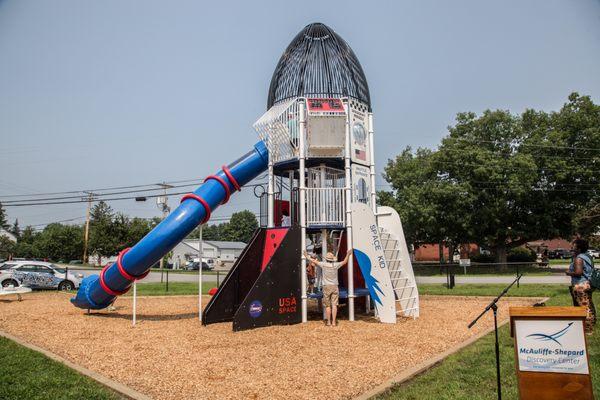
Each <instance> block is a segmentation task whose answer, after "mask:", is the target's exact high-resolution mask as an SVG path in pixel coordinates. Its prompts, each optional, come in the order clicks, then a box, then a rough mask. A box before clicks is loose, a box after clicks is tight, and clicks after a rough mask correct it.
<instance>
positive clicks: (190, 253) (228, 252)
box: [171, 239, 246, 266]
mask: <svg viewBox="0 0 600 400" xmlns="http://www.w3.org/2000/svg"><path fill="white" fill-rule="evenodd" d="M198 244H199V240H197V239H186V240H184V241H182V242H181V243H179V244H178V245H177V246H175V247H174V248H173V255H172V256H171V260H172V261H173V262H175V260H177V257H179V260H180V262H181V263H182V266H183V264H185V263H186V262H187V261H189V260H192V259H194V258H197V257H198ZM245 247H246V243H244V242H224V241H219V240H204V241H202V257H203V258H207V259H213V260H215V261H221V262H223V263H226V264H233V262H234V261H235V260H236V259H237V258H238V257H239V256H240V254H242V251H243V250H244V248H245Z"/></svg>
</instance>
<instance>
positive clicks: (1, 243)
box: [0, 235, 16, 260]
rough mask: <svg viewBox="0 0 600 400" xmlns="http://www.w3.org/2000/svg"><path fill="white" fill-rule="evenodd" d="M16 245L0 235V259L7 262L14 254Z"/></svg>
mask: <svg viewBox="0 0 600 400" xmlns="http://www.w3.org/2000/svg"><path fill="white" fill-rule="evenodd" d="M15 247H16V244H15V242H13V241H12V240H10V239H9V238H8V237H6V236H4V235H0V259H1V260H7V259H9V258H11V256H12V255H13V254H14V252H15Z"/></svg>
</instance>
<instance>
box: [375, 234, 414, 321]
mask: <svg viewBox="0 0 600 400" xmlns="http://www.w3.org/2000/svg"><path fill="white" fill-rule="evenodd" d="M379 230H380V237H381V244H382V247H383V250H384V253H385V258H386V261H387V263H388V270H389V273H390V278H391V280H392V286H393V287H394V294H395V296H396V310H397V313H401V315H403V316H405V317H413V318H417V317H418V316H419V291H418V289H417V283H416V281H415V277H414V274H413V271H412V265H411V264H410V258H408V254H406V255H405V256H404V257H403V256H402V252H403V250H404V249H403V248H402V246H401V242H400V240H399V239H398V238H397V237H396V236H395V235H394V234H393V233H391V232H388V231H386V230H385V229H383V228H380V229H379ZM404 247H406V245H405V246H404ZM406 250H407V249H406ZM403 259H404V263H405V264H408V265H403V262H402V260H403Z"/></svg>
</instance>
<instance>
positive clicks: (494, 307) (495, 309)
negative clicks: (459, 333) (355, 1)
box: [469, 274, 523, 400]
mask: <svg viewBox="0 0 600 400" xmlns="http://www.w3.org/2000/svg"><path fill="white" fill-rule="evenodd" d="M522 276H523V274H521V275H519V276H517V278H516V279H515V280H514V281H513V282H512V283H511V284H510V285H508V286H507V287H505V288H504V290H503V291H502V293H500V294H499V295H498V297H496V298H495V299H494V300H492V302H491V303H490V304H488V305H487V307H486V308H485V309H484V310H483V311H482V312H481V314H479V316H478V317H477V318H475V319H474V320H473V321H471V323H470V324H469V329H471V328H472V327H473V326H474V325H475V324H476V323H477V321H479V319H480V318H481V317H483V315H484V314H485V313H486V312H488V311H490V310H492V311H493V312H494V333H495V334H496V382H497V384H498V400H502V387H501V384H500V345H499V344H498V306H497V305H496V303H498V300H500V298H501V297H502V296H504V295H505V294H506V293H507V292H508V290H509V289H510V288H511V287H512V285H514V284H515V283H517V282H518V281H519V279H521V277H522Z"/></svg>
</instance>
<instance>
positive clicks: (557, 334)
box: [527, 322, 573, 347]
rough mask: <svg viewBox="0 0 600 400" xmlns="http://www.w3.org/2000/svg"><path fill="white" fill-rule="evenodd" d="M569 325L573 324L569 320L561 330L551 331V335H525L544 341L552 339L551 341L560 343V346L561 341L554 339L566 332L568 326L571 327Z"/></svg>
mask: <svg viewBox="0 0 600 400" xmlns="http://www.w3.org/2000/svg"><path fill="white" fill-rule="evenodd" d="M571 325H573V323H572V322H570V323H569V324H568V325H567V326H566V327H565V328H564V329H562V330H560V331H558V332H556V333H553V334H551V335H546V334H545V333H533V334H531V335H527V337H532V338H534V339H537V340H541V341H544V342H547V341H549V340H552V341H553V342H556V343H558V344H559V345H560V347H562V343H560V342H559V341H558V340H556V339H558V338H559V337H561V336H563V335H564V334H566V333H567V331H568V330H569V328H570V327H571Z"/></svg>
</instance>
